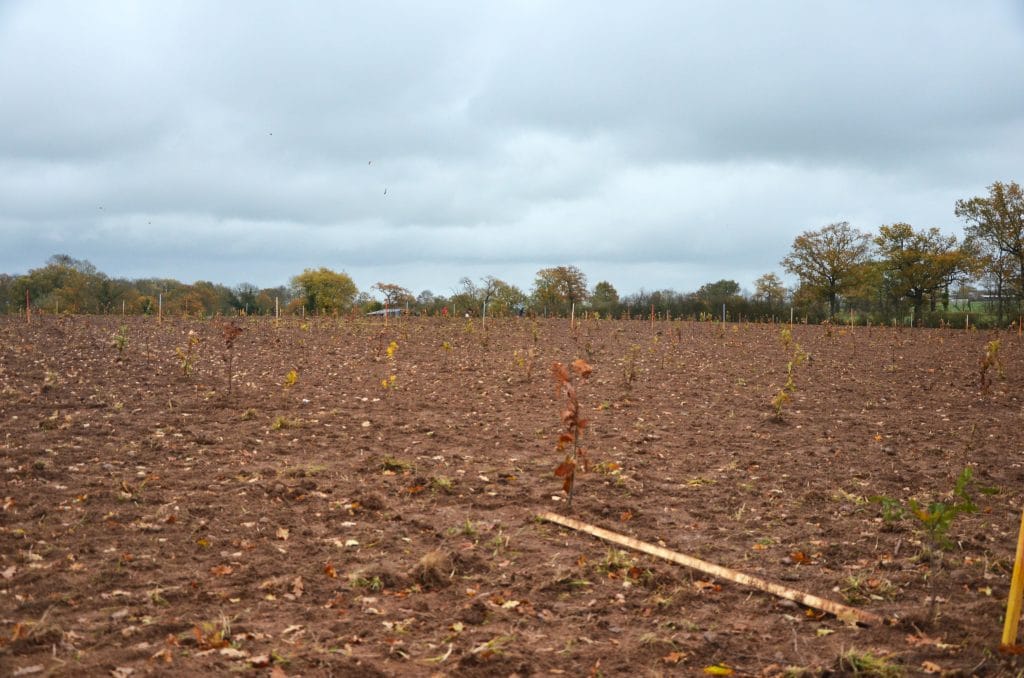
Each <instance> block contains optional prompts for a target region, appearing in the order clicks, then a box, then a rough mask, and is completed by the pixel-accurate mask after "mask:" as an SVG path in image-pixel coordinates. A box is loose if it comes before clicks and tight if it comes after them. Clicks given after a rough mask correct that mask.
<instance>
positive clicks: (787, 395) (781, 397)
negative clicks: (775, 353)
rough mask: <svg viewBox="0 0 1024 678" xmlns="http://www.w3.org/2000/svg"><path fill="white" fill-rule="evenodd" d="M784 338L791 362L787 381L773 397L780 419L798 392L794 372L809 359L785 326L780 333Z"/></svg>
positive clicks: (784, 344) (787, 370) (787, 367)
mask: <svg viewBox="0 0 1024 678" xmlns="http://www.w3.org/2000/svg"><path fill="white" fill-rule="evenodd" d="M780 338H781V339H782V346H783V347H784V348H785V349H786V351H788V352H789V362H787V363H786V383H785V384H783V385H782V388H780V389H779V392H778V393H776V394H775V397H774V398H772V407H773V408H774V409H775V418H776V419H778V420H781V419H782V408H783V407H784V406H785V404H786V403H788V402H789V401H790V400H792V398H793V394H794V393H796V382H795V381H794V380H793V374H794V373H795V372H796V368H797V367H799V366H800V365H802V364H803V363H804V362H806V361H807V354H806V353H805V352H804V350H803V349H802V348H800V344H798V343H796V342H795V341H793V334H792V332H790V331H789V328H788V327H786V328H783V329H782V332H781V333H780Z"/></svg>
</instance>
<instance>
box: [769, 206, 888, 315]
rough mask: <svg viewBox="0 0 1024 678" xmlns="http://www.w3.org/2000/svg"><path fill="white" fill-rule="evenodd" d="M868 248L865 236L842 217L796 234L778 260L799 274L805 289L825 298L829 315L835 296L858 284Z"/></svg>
mask: <svg viewBox="0 0 1024 678" xmlns="http://www.w3.org/2000/svg"><path fill="white" fill-rule="evenodd" d="M869 249H870V238H869V236H868V235H867V234H866V233H862V232H861V231H859V230H857V229H856V228H851V227H850V224H848V223H847V222H845V221H842V222H839V223H835V224H829V225H828V226H825V227H824V228H821V229H819V230H817V231H805V232H804V233H801V234H800V235H798V236H797V237H796V239H795V240H794V241H793V247H792V249H791V250H790V253H789V254H788V255H787V256H786V258H785V259H783V260H782V262H781V263H782V267H783V268H784V269H785V270H786V271H787V272H789V273H792V274H793V275H795V276H797V277H798V278H800V283H801V287H802V289H803V290H804V291H805V292H811V293H813V294H815V295H817V296H818V297H820V298H823V299H827V300H828V312H829V317H830V318H831V317H833V316H835V314H836V311H837V310H838V309H839V297H840V296H841V295H843V294H845V293H847V292H850V291H852V290H854V289H856V288H857V286H858V285H859V284H860V281H861V273H862V267H863V265H864V263H865V262H866V261H867V258H868V253H869Z"/></svg>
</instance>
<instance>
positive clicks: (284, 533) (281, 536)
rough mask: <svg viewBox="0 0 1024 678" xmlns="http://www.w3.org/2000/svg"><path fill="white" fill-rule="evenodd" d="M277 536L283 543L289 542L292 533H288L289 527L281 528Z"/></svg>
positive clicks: (278, 529)
mask: <svg viewBox="0 0 1024 678" xmlns="http://www.w3.org/2000/svg"><path fill="white" fill-rule="evenodd" d="M276 534H277V538H278V539H280V540H281V541H287V540H288V537H289V535H290V534H291V532H289V531H288V528H287V527H279V528H277V532H276Z"/></svg>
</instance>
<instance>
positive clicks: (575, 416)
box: [551, 358, 594, 509]
mask: <svg viewBox="0 0 1024 678" xmlns="http://www.w3.org/2000/svg"><path fill="white" fill-rule="evenodd" d="M593 369H594V368H592V367H591V366H590V365H589V364H587V363H586V361H584V360H580V359H579V358H577V359H576V360H574V361H573V362H572V372H570V371H569V368H567V367H566V366H565V365H563V364H562V363H557V362H556V363H555V364H554V365H552V366H551V373H552V375H553V376H554V378H555V382H556V384H557V389H558V394H559V395H564V396H565V409H563V410H562V415H561V418H562V432H561V433H560V434H559V436H558V444H557V445H556V447H555V449H556V450H558V451H559V452H564V453H565V459H564V460H563V461H562V463H561V464H559V465H558V467H557V468H556V469H555V475H556V476H557V477H559V478H562V489H563V490H564V491H565V493H566V494H567V495H568V496H569V500H568V504H569V508H570V509H571V508H572V497H573V489H574V488H575V486H576V471H577V469H578V468H582V469H583V470H584V471H585V470H586V468H587V451H586V450H585V449H584V448H583V447H582V446H581V445H580V435H581V434H582V432H583V429H584V428H586V426H587V420H586V419H583V418H581V417H580V402H579V399H578V398H577V394H576V384H575V383H574V381H573V376H572V374H573V373H575V374H576V376H577V377H578V378H579V379H581V380H583V381H586V380H587V379H588V378H589V377H590V374H591V372H593ZM570 446H571V447H570Z"/></svg>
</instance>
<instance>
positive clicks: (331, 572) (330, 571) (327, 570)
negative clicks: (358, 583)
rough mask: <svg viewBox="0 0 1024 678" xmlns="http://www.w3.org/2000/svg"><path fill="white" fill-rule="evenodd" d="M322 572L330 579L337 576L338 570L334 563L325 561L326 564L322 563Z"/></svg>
mask: <svg viewBox="0 0 1024 678" xmlns="http://www.w3.org/2000/svg"><path fill="white" fill-rule="evenodd" d="M324 574H326V575H327V576H328V577H330V578H331V579H337V578H338V571H337V570H335V569H334V565H332V564H331V563H327V564H326V565H324Z"/></svg>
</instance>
